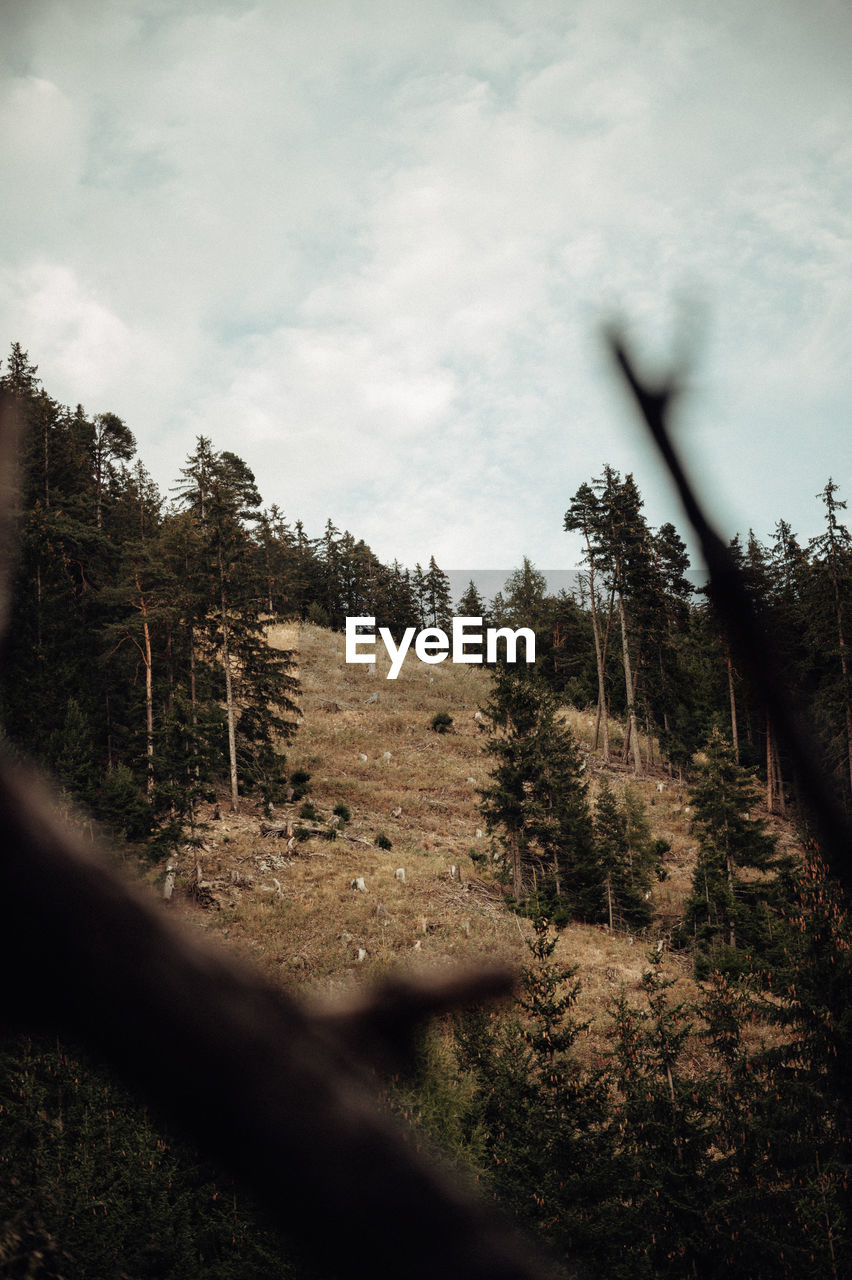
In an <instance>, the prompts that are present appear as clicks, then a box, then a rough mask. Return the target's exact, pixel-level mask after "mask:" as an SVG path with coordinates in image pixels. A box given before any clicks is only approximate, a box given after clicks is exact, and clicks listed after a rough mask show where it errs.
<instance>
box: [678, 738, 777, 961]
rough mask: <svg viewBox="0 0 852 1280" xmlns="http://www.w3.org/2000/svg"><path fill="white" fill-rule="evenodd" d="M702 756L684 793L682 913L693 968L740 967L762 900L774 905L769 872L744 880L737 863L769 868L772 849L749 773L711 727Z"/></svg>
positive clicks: (750, 947) (754, 940)
mask: <svg viewBox="0 0 852 1280" xmlns="http://www.w3.org/2000/svg"><path fill="white" fill-rule="evenodd" d="M705 757H706V760H705V764H704V766H703V771H702V772H703V777H702V778H701V780H700V781H699V782H698V783H697V784H696V785H695V787H694V788H693V790H692V792H691V795H690V799H691V803H692V806H693V807H694V809H695V819H694V826H695V827H696V828H697V830H698V836H699V853H698V861H697V863H696V867H695V874H694V876H693V883H692V894H691V896H690V898H689V900H688V902H687V910H686V917H685V930H686V932H687V933H691V934H692V935H693V936H694V941H695V964H696V972H697V973H698V975H699V976H704V975H705V974H706V973H707V972H709V971H710V969H712V968H717V969H721V970H723V971H724V970H726V969H732V968H733V970H734V971H736V970H737V969H743V968H744V967H746V966H747V965H748V964H749V962H750V960H751V959H754V958H756V957H757V956H758V955H759V953H760V950H761V941H762V940H761V936H760V935H761V932H762V928H761V926H762V924H764V922H765V920H766V917H765V912H766V910H767V909H768V908H769V905H770V904H771V905H772V908H773V910H776V909H777V902H776V896H777V885H776V882H775V877H773V876H771V875H768V874H767V875H765V876H764V877H763V878H762V879H761V878H757V879H755V878H751V879H749V880H747V881H746V880H744V879H743V877H742V876H741V875H740V871H741V869H743V868H749V869H751V870H754V871H762V872H765V873H768V872H770V868H771V864H772V859H773V855H774V853H775V841H774V839H773V838H772V837H771V836H769V835H768V834H767V832H766V828H765V824H764V823H763V821H762V820H761V819H759V818H752V817H751V815H750V812H749V811H750V809H751V807H752V806H753V805H754V803H755V800H756V787H755V781H754V777H753V775H751V774H749V773H748V772H747V771H746V770H745V769H743V768H742V766H741V765H738V764H737V761H736V757H735V755H734V750H733V747H732V745H731V743H730V742H729V741H728V740H727V739H726V738H725V737H723V735H722V734H721V733H720V732H719V731H718V730H715V731H714V732H713V735H712V736H711V738H710V741H709V742H708V744H707V747H706V751H705ZM759 904H763V909H762V910H759Z"/></svg>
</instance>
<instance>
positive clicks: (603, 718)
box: [586, 541, 609, 763]
mask: <svg viewBox="0 0 852 1280" xmlns="http://www.w3.org/2000/svg"><path fill="white" fill-rule="evenodd" d="M586 545H587V546H589V543H588V541H587V543H586ZM593 564H594V561H593V559H592V554H591V547H590V546H589V602H590V605H591V611H592V635H593V636H594V640H595V662H596V664H597V669H598V714H597V719H596V721H595V750H596V751H597V749H598V743H599V741H600V733H601V728H603V758H604V760H605V761H606V762H607V763H609V718H608V716H607V712H606V686H605V683H604V654H603V650H602V648H601V629H600V622H599V619H598V606H597V600H596V597H595V571H594V567H593Z"/></svg>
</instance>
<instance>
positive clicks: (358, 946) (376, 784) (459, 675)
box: [174, 624, 791, 1048]
mask: <svg viewBox="0 0 852 1280" xmlns="http://www.w3.org/2000/svg"><path fill="white" fill-rule="evenodd" d="M269 636H270V643H271V644H272V645H273V646H276V647H279V648H285V649H295V650H296V651H297V653H298V664H299V677H300V680H301V706H302V711H303V719H302V722H301V725H300V728H299V731H298V733H297V735H296V737H295V738H294V740H293V742H292V744H291V747H290V750H289V756H288V770H290V771H292V770H293V769H297V768H304V769H306V770H308V771H309V772H310V774H311V793H310V797H309V798H310V800H311V802H312V803H313V804H314V806H315V808H316V810H317V813H318V815H319V819H320V820H319V822H313V821H312V822H306V823H305V824H304V825H310V826H324V825H325V824H326V822H327V821H328V819H330V818H331V816H332V812H333V809H334V806H335V805H337V804H339V803H343V804H345V805H346V806H347V807H348V808H349V810H350V812H351V819H350V821H349V822H348V823H347V824H346V826H345V828H344V830H345V833H346V835H347V836H348V837H350V838H349V839H346V838H340V837H338V838H337V839H335V840H333V841H330V840H327V839H324V838H322V837H317V836H314V837H311V838H310V839H308V840H306V841H298V842H292V843H290V842H288V841H287V840H286V839H275V838H270V837H269V836H264V835H263V833H262V830H261V824H262V821H263V818H264V815H263V814H262V813H261V811H260V808H259V806H256V805H254V804H252V803H250V802H244V805H243V812H242V813H241V814H240V815H232V814H230V813H228V812H227V810H226V807H225V804H224V803H223V804H222V805H221V809H220V811H221V815H222V816H221V818H218V819H216V818H215V816H214V806H212V805H211V806H209V807H207V808H206V809H205V811H204V812H203V813H202V815H201V817H202V819H203V820H204V821H206V822H207V824H208V825H207V829H206V831H205V832H204V833H203V840H204V846H203V849H202V852H201V858H200V861H199V862H198V865H196V855H195V853H194V852H192V853H190V852H189V851H187V853H186V854H185V856H184V858H183V859H182V860H174V866H175V869H176V871H177V889H178V892H177V893H176V895H175V900H174V904H175V906H176V907H177V909H179V910H182V911H184V912H185V913H186V914H187V915H189V916H190V917H192V918H193V919H194V920H195V921H196V922H197V923H198V924H199V925H201V926H202V927H205V928H207V929H209V930H210V931H211V932H214V933H221V935H223V936H224V937H226V938H228V940H229V942H231V943H236V944H237V945H238V946H240V947H241V948H244V949H246V950H248V951H249V953H250V954H251V955H252V958H253V959H254V961H255V962H256V963H259V964H260V965H261V967H262V968H263V969H264V970H265V971H266V972H267V974H268V975H270V976H273V977H274V978H275V979H276V980H278V981H282V982H284V983H285V984H287V985H288V986H291V987H292V986H293V985H297V984H298V985H302V984H309V985H310V986H311V987H312V988H314V989H317V988H318V989H319V990H321V991H325V992H329V993H331V992H336V991H338V990H339V989H341V988H342V987H345V986H346V985H348V984H351V983H354V982H360V981H365V980H369V979H370V978H371V977H375V976H378V974H379V973H380V972H382V971H384V970H386V969H387V968H389V967H391V966H396V965H410V964H417V965H447V964H451V963H455V962H461V961H464V960H476V961H478V962H482V961H487V960H489V959H494V960H500V961H506V960H508V961H510V962H511V963H513V964H515V965H520V964H522V963H524V962H525V960H526V959H527V956H528V953H527V951H526V947H525V945H524V938H525V937H527V936H528V934H529V930H530V926H529V923H528V922H527V921H526V920H523V919H520V918H519V917H517V916H516V915H514V913H512V912H511V911H510V910H509V909H508V908H507V906H506V905H505V903H504V900H503V893H502V888H501V885H500V882H499V877H498V875H497V869H496V868H494V867H493V866H492V863H491V858H490V854H491V841H490V839H489V836H488V834H487V832H486V831H485V824H484V822H483V820H482V818H481V816H480V814H479V811H478V806H477V792H476V787H477V786H478V785H481V784H482V783H483V782H484V781H485V779H486V776H487V759H486V757H485V756H484V755H483V752H482V742H483V734H482V731H481V729H480V725H479V722H478V720H477V718H476V713H477V710H478V708H479V706H480V705H482V704H483V703H484V702H485V700H486V698H487V696H488V675H487V673H485V672H483V671H482V670H481V669H478V668H476V667H471V666H461V665H454V664H452V663H451V662H449V661H445V662H443V663H440V664H438V665H434V666H427V665H425V664H423V663H421V662H419V661H418V660H417V659H416V658H415V657H413V656H411V655H410V656H409V657H407V658H406V661H405V664H404V666H403V668H402V671H401V673H400V675H399V677H398V679H397V680H396V681H390V680H387V679H386V678H385V677H386V674H387V669H388V665H389V664H388V662H387V659H386V658H385V656H384V654H383V652H380V656H379V658H378V663H377V671H376V673H375V674H374V675H373V674H371V673H370V669H369V668H368V667H367V666H365V665H358V666H356V665H352V664H347V663H346V662H345V659H344V637H343V636H342V635H339V634H334V633H332V632H329V631H326V630H323V629H321V628H318V627H313V626H310V625H302V626H297V625H295V624H293V625H275V626H272V627H271V628H270V633H269ZM379 649H380V650H381V646H379ZM439 711H446V712H448V713H449V715H451V716H452V717H453V724H452V728H451V730H450V732H449V733H446V734H437V733H435V732H434V731H432V729H431V727H430V726H431V721H432V717H433V716H434V715H435V714H436V712H439ZM564 715H565V717H566V719H567V721H568V723H569V724H570V726H571V728H572V730H573V732H574V734H575V736H576V737H577V739H578V741H579V742H580V745H581V748H582V749H583V750H584V751H585V752H586V753H587V757H588V772H589V778H590V786H591V790H592V794H594V791H595V788H596V785H597V781H598V779H599V777H600V774H601V772H602V765H601V763H600V761H599V759H598V758H597V757H596V756H595V755H594V754H593V753H592V752H591V747H590V742H591V737H592V733H593V719H592V715H591V714H590V713H587V712H582V711H577V710H575V709H570V708H567V709H566V710H565V712H564ZM607 774H608V776H609V778H610V780H611V782H612V783H613V785H614V786H615V787H616V789H619V788H620V787H622V786H623V785H624V783H625V781H626V780H627V775H626V774H625V773H624V772H622V771H619V769H618V768H617V767H612V768H609V769H608V770H607ZM633 785H634V786H636V787H638V789H639V790H640V792H641V794H642V796H643V798H644V800H645V803H646V805H647V810H648V814H649V816H650V819H651V823H652V826H653V830H654V835H657V836H663V837H665V838H666V839H667V840H668V841H669V842H670V844H671V846H672V848H671V852H670V853H669V854H668V855H667V856H666V863H665V865H666V871H667V873H668V874H667V878H666V879H665V880H664V881H663V882H662V883H660V884H655V887H654V890H653V893H652V905H653V907H654V912H655V914H654V922H653V924H652V926H651V930H650V935H649V937H648V938H635V939H634V938H631V937H630V936H629V935H626V934H620V933H613V934H610V933H609V932H608V931H607V930H606V929H605V928H604V927H592V926H585V925H573V926H569V927H568V928H566V929H565V930H564V931H563V932H562V934H561V935H560V939H559V944H558V950H557V955H556V959H557V960H558V961H560V962H561V963H564V964H574V965H577V966H578V967H579V973H578V976H579V977H580V979H581V981H582V994H581V1008H580V1012H581V1014H582V1016H584V1017H589V1018H592V1019H593V1021H594V1022H595V1024H596V1025H597V1028H598V1033H599V1034H600V1033H602V1032H603V1029H604V1026H605V1023H606V1021H607V1020H606V1019H605V1018H604V1016H603V1015H604V1013H605V1010H606V1008H607V1007H608V1005H609V1004H610V1001H611V999H612V997H613V996H614V995H615V994H616V993H617V992H618V990H619V988H620V987H621V985H622V984H624V985H625V987H626V988H627V990H628V992H631V991H638V988H639V985H640V978H641V974H642V972H643V971H644V970H645V969H646V968H647V953H648V948H649V946H650V945H653V944H655V943H656V940H657V939H658V938H660V937H665V936H666V933H667V931H668V930H669V929H670V928H671V926H672V925H673V924H674V923H675V921H676V920H677V918H678V916H679V914H680V912H681V910H682V904H683V901H684V899H685V897H686V895H687V893H688V892H689V887H690V883H691V875H692V867H693V864H694V858H695V852H696V843H695V840H694V838H693V837H692V836H691V834H690V812H689V805H688V799H687V797H686V793H685V789H684V788H682V787H679V786H678V785H677V784H676V783H672V782H671V780H670V779H668V778H667V777H666V775H665V774H664V773H662V772H661V771H657V772H655V773H652V774H650V775H649V776H647V777H645V778H642V779H640V780H638V781H634V782H633ZM300 807H301V806H300V804H298V803H297V804H294V805H285V806H279V807H278V809H277V810H276V812H275V813H274V814H273V815H272V816H271V819H270V821H271V822H273V823H276V824H280V825H286V824H287V822H288V821H289V822H290V823H291V825H298V824H299V816H298V814H299V809H300ZM779 830H780V831H781V834H782V837H783V840H784V843H785V844H786V843H789V841H790V840H791V836H790V833H789V831H785V830H782V829H781V828H779ZM380 833H383V834H384V835H386V836H387V838H388V839H389V840H390V841H391V848H390V849H389V850H386V849H382V848H380V847H377V845H376V844H375V840H376V837H377V835H379V834H380ZM474 853H475V854H483V855H485V857H484V858H482V857H478V858H477V859H476V860H474V858H473V857H472V854H474ZM399 869H402V870H404V872H405V879H404V881H403V880H402V879H401V878H398V876H397V871H398V870H399ZM358 878H362V879H363V881H364V884H365V886H366V891H362V890H360V889H355V888H353V887H352V885H353V881H355V880H357V879H358ZM199 879H200V880H201V882H202V885H203V886H204V888H203V889H202V893H201V895H200V900H201V902H202V903H206V908H203V907H200V906H199V895H198V894H196V893H194V892H193V891H194V889H195V887H196V883H197V881H198V880H199ZM181 890H183V892H181ZM211 908H212V909H211ZM665 966H666V969H667V971H668V972H669V973H670V974H671V976H678V977H680V978H682V979H683V982H682V984H681V986H680V995H681V997H683V996H687V995H688V994H689V991H690V988H691V982H690V979H689V977H688V974H689V969H690V964H689V960H688V958H687V957H684V956H676V955H673V954H671V953H668V954H667V955H666V958H665ZM591 1034H592V1041H591V1044H594V1042H595V1041H596V1040H597V1038H598V1037H597V1035H596V1034H595V1031H594V1030H593V1032H592V1033H591ZM591 1044H590V1048H591Z"/></svg>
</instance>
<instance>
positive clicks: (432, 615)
mask: <svg viewBox="0 0 852 1280" xmlns="http://www.w3.org/2000/svg"><path fill="white" fill-rule="evenodd" d="M424 588H425V598H426V618H427V625H428V626H430V627H441V628H442V629H443V630H445V631H446V630H447V629H448V628H449V626H450V622H451V619H452V616H453V602H452V597H451V594H450V580H449V578H448V577H447V575H446V574H445V573H444V571H443V570H442V569H439V568H438V566H437V564H436V563H435V557H434V556H430V557H429V568H428V570H427V571H426V577H425V579H424Z"/></svg>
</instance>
